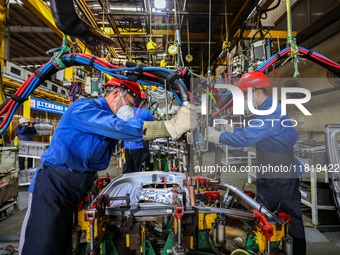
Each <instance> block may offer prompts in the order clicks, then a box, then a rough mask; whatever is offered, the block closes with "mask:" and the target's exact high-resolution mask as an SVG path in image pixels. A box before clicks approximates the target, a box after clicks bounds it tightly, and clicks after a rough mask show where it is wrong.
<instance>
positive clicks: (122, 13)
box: [97, 10, 233, 17]
mask: <svg viewBox="0 0 340 255" xmlns="http://www.w3.org/2000/svg"><path fill="white" fill-rule="evenodd" d="M97 13H98V14H99V15H103V12H97ZM180 14H181V15H184V16H208V15H209V14H208V13H206V12H181V13H180ZM146 15H149V16H150V12H147V11H146V12H142V11H120V10H114V13H113V14H111V15H110V16H124V17H126V16H146ZM167 15H175V12H174V11H167V12H152V16H167ZM227 15H229V16H232V15H233V13H228V14H227ZM214 16H224V13H221V12H216V13H214Z"/></svg>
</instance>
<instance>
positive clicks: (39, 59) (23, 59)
mask: <svg viewBox="0 0 340 255" xmlns="http://www.w3.org/2000/svg"><path fill="white" fill-rule="evenodd" d="M49 60H51V57H49V56H39V57H18V58H11V59H10V61H12V62H14V61H16V62H33V61H37V62H47V61H49Z"/></svg>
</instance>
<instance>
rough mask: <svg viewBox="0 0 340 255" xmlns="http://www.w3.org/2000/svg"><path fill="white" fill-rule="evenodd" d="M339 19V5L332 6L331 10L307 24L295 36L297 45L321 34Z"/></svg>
mask: <svg viewBox="0 0 340 255" xmlns="http://www.w3.org/2000/svg"><path fill="white" fill-rule="evenodd" d="M339 19H340V4H337V5H336V6H334V7H333V8H332V9H331V10H329V11H328V12H326V13H325V14H324V15H322V16H321V17H320V18H318V19H317V20H315V21H314V22H312V23H311V24H309V25H308V26H307V27H306V28H304V29H302V30H301V31H300V32H299V33H298V35H297V36H296V41H297V43H299V44H300V43H303V42H304V41H306V40H307V39H309V38H311V37H312V36H314V35H315V34H317V33H319V32H321V31H322V30H323V29H325V28H327V27H328V26H330V25H332V24H333V23H334V22H336V21H338V20H339Z"/></svg>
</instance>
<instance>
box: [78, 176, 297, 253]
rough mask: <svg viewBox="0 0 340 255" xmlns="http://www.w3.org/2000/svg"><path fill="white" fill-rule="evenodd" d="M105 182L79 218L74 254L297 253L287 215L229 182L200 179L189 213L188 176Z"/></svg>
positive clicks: (197, 177) (196, 180)
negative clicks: (289, 233)
mask: <svg viewBox="0 0 340 255" xmlns="http://www.w3.org/2000/svg"><path fill="white" fill-rule="evenodd" d="M105 182H106V184H107V185H106V187H105V188H104V189H103V190H102V192H101V193H100V194H99V195H98V196H96V197H95V198H94V200H93V202H92V203H91V204H90V205H89V206H88V207H87V209H82V210H79V211H78V215H77V218H78V221H77V224H75V228H74V230H75V231H74V233H73V237H74V238H73V254H79V255H80V254H90V255H99V254H106V255H122V254H123V255H125V254H126V255H127V254H143V255H145V254H148V255H153V254H155V255H156V254H161V255H165V254H181V255H184V254H292V242H291V238H290V237H289V236H287V235H286V227H287V225H286V222H288V221H289V216H287V215H285V214H284V213H281V212H278V213H276V214H273V213H271V212H270V211H268V210H267V209H266V208H264V207H262V206H261V205H260V204H258V203H257V202H256V201H255V200H254V199H253V198H252V197H251V196H250V195H251V192H244V191H242V190H240V189H238V188H236V187H235V186H233V185H230V184H228V183H223V182H219V181H216V180H215V179H209V178H205V177H199V176H196V177H195V194H194V197H193V199H195V202H196V205H195V206H191V201H190V199H191V198H190V194H189V189H188V185H187V176H186V175H185V174H184V173H180V172H168V173H166V172H160V171H152V172H141V173H130V174H123V175H120V176H118V177H117V178H115V179H113V180H112V181H111V182H108V180H107V179H105V181H104V183H105ZM99 183H101V184H103V182H102V181H101V182H99ZM279 247H282V249H284V250H285V253H283V251H281V250H280V249H279Z"/></svg>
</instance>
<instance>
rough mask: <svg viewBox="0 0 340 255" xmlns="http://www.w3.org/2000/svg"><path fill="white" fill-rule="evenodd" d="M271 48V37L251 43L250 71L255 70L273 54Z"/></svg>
mask: <svg viewBox="0 0 340 255" xmlns="http://www.w3.org/2000/svg"><path fill="white" fill-rule="evenodd" d="M271 48H272V43H271V40H270V39H263V40H259V41H256V42H254V43H252V44H251V45H250V61H249V69H250V70H249V71H254V70H255V69H256V68H257V67H258V66H260V65H261V64H262V63H263V62H265V61H266V60H267V59H268V58H269V57H270V56H271Z"/></svg>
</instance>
